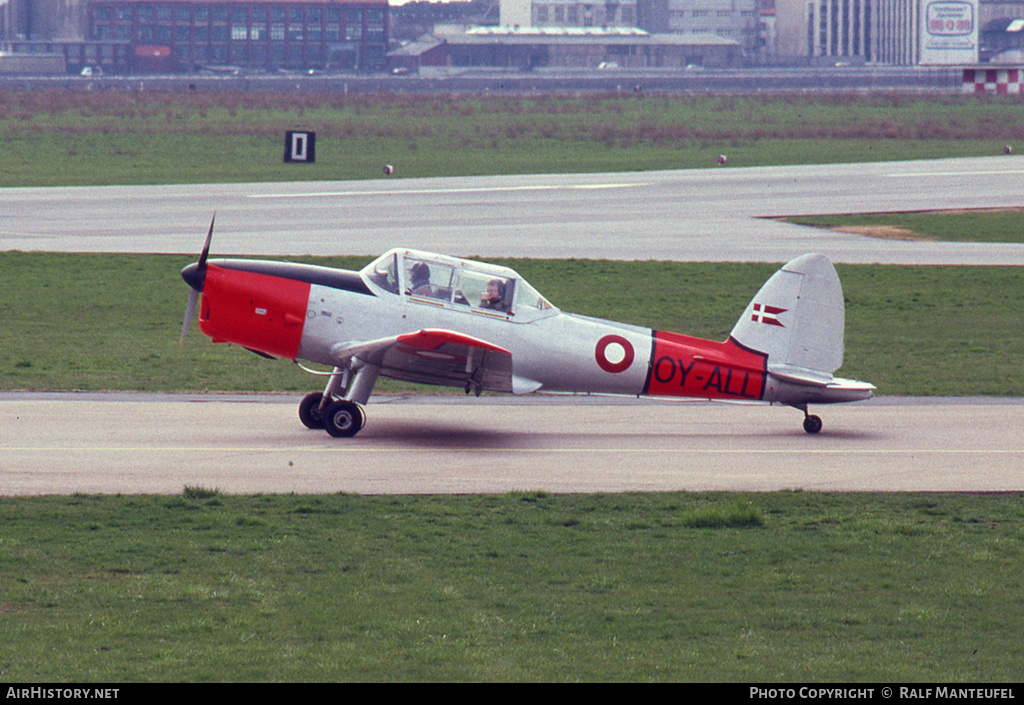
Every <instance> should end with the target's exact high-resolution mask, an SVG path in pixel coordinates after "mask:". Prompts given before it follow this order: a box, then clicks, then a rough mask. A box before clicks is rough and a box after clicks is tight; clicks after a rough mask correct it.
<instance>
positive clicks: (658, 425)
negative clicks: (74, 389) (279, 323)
mask: <svg viewBox="0 0 1024 705" xmlns="http://www.w3.org/2000/svg"><path fill="white" fill-rule="evenodd" d="M297 401H298V399H297V398H296V397H291V396H278V395H266V396H259V397H251V396H231V395H149V394H112V395H105V394H20V393H3V394H0V417H2V418H4V420H5V421H4V423H3V424H2V426H0V496H9V495H44V494H71V493H76V492H82V493H122V494H135V493H157V494H177V493H180V492H181V491H182V490H183V489H184V487H186V486H200V487H206V488H211V489H213V488H215V489H219V490H221V491H223V492H228V493H277V492H299V493H329V492H353V493H360V494H423V493H428V494H433V493H445V494H466V493H494V492H498V493H500V492H509V491H516V490H531V491H532V490H543V491H549V492H631V491H673V490H687V491H700V490H730V491H771V490H787V489H792V490H796V489H800V490H814V491H865V492H866V491H886V492H903V491H956V492H1000V491H1021V490H1024V474H1022V473H1021V471H1020V468H1021V467H1024V438H1022V437H1021V434H1020V429H1021V428H1024V400H1022V399H989V398H984V399H981V398H972V399H923V398H918V399H901V398H891V397H890V398H882V399H875V400H871V401H868V402H863V403H858V404H852V405H842V406H835V407H818V408H816V409H815V411H816V412H817V413H820V414H821V415H822V417H823V419H824V421H825V428H824V430H823V431H822V432H821V433H820V434H818V435H816V436H809V435H807V434H805V433H804V432H803V430H801V427H800V419H801V416H800V413H799V412H797V411H795V410H793V409H789V408H784V407H776V408H768V407H766V406H762V405H733V404H714V403H708V402H658V401H650V400H637V399H606V398H593V397H571V398H570V397H543V396H535V397H518V398H517V397H486V396H485V397H482V398H480V399H475V398H462V397H432V396H431V397H427V396H424V397H378V398H374V399H373V400H371V404H370V406H369V407H368V412H369V420H368V422H367V426H366V428H365V429H364V430H363V431H362V433H361V434H360V435H359V436H357V437H356V438H354V439H347V440H341V439H332V438H330V437H329V436H327V434H325V433H323V432H321V431H309V430H307V429H305V428H304V427H302V426H301V424H300V423H299V421H298V418H297V415H296V406H295V405H296V404H297Z"/></svg>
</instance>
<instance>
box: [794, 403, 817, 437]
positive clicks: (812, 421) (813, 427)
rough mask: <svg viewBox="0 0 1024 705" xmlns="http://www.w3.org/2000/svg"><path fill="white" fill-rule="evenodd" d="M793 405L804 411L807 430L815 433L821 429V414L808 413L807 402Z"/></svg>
mask: <svg viewBox="0 0 1024 705" xmlns="http://www.w3.org/2000/svg"><path fill="white" fill-rule="evenodd" d="M793 406H794V407H795V408H797V409H799V410H800V411H802V412H804V430H805V431H807V433H810V434H812V435H813V434H815V433H817V432H818V431H820V430H821V417H820V416H815V415H814V414H809V413H807V405H806V404H794V405H793Z"/></svg>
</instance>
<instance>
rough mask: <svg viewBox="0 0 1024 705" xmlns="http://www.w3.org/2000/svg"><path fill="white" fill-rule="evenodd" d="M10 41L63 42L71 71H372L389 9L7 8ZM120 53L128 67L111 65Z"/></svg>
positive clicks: (82, 3) (99, 1) (137, 3)
mask: <svg viewBox="0 0 1024 705" xmlns="http://www.w3.org/2000/svg"><path fill="white" fill-rule="evenodd" d="M3 7H4V8H5V9H8V8H9V10H8V11H7V12H5V13H4V15H3V18H4V20H3V24H0V29H3V31H5V32H6V36H5V37H4V38H5V39H6V40H8V41H19V42H22V43H21V44H19V48H21V49H22V50H24V49H25V45H24V42H25V41H28V42H37V43H44V42H45V43H48V46H49V47H50V48H51V49H52V48H53V47H54V46H55V42H61V41H63V42H64V43H65V44H66V45H67V46H65V47H64V51H65V54H66V55H68V57H69V60H68V66H69V69H71V70H74V68H75V67H76V66H77V65H78V64H85V65H89V64H95V65H96V66H99V67H101V68H103V69H104V70H105V71H111V70H112V71H115V72H122V71H130V72H133V73H154V72H156V73H174V72H183V71H195V70H198V69H202V68H218V67H233V68H238V69H248V70H271V71H273V70H280V69H285V70H299V71H308V70H328V71H330V70H343V71H351V70H356V71H380V70H383V69H384V68H385V57H386V54H387V49H388V3H387V0H273V1H268V0H233V1H231V2H228V1H226V0H7V3H6V5H4V6H3ZM118 47H127V51H126V52H125V55H126V56H127V64H128V65H127V66H125V65H122V64H121V63H119V62H118V60H117V57H118V56H120V55H121V53H119V50H118Z"/></svg>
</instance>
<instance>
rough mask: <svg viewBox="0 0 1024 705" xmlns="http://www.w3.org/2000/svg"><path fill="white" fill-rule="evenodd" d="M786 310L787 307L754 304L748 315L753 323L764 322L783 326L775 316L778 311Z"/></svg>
mask: <svg viewBox="0 0 1024 705" xmlns="http://www.w3.org/2000/svg"><path fill="white" fill-rule="evenodd" d="M787 310H788V309H785V308H780V307H778V306H768V305H766V304H754V313H753V315H752V316H751V317H750V320H752V321H753V322H754V323H766V324H768V325H770V326H779V327H780V328H785V326H784V325H782V321H780V320H779V319H778V318H777V316H778V315H779V314H780V313H785V312H786V311H787Z"/></svg>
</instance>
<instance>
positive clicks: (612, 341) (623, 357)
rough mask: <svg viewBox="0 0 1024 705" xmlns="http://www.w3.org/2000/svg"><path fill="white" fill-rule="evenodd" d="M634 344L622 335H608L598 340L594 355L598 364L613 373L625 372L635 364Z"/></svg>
mask: <svg viewBox="0 0 1024 705" xmlns="http://www.w3.org/2000/svg"><path fill="white" fill-rule="evenodd" d="M634 356H635V353H634V352H633V344H632V343H630V342H629V341H628V340H626V339H625V338H623V337H622V336H621V335H606V336H604V337H603V338H601V339H600V340H599V341H597V347H596V348H595V349H594V357H595V358H596V359H597V366H598V367H600V368H601V369H602V370H604V371H605V372H611V373H612V374H615V373H618V372H625V371H626V370H628V369H629V366H630V365H632V364H633V358H634Z"/></svg>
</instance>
